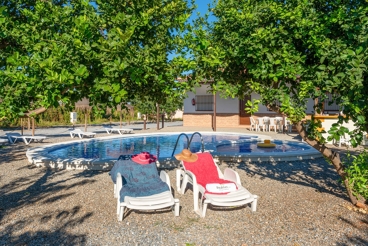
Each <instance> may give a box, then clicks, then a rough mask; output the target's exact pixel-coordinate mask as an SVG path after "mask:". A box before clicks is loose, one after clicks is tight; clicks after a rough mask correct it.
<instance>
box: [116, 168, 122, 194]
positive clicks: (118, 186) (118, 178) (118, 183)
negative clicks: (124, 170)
mask: <svg viewBox="0 0 368 246" xmlns="http://www.w3.org/2000/svg"><path fill="white" fill-rule="evenodd" d="M121 188H123V178H122V177H121V174H120V173H117V174H116V195H117V198H118V199H120V190H121Z"/></svg>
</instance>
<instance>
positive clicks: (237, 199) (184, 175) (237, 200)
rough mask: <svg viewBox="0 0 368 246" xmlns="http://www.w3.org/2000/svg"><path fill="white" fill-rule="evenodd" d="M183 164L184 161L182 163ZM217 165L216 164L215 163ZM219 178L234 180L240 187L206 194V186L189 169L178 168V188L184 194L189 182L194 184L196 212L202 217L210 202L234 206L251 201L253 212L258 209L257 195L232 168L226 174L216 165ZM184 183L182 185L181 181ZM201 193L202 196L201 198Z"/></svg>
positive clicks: (217, 204) (222, 205) (223, 205)
mask: <svg viewBox="0 0 368 246" xmlns="http://www.w3.org/2000/svg"><path fill="white" fill-rule="evenodd" d="M181 165H182V166H183V163H181ZM215 165H216V164H215ZM216 167H217V171H218V174H219V178H222V179H225V180H229V181H232V182H234V183H236V185H237V187H238V189H237V190H236V191H233V192H230V193H227V194H218V195H217V194H205V195H204V193H205V188H204V187H203V186H201V185H199V184H198V183H197V178H196V176H195V175H194V174H193V173H192V172H190V171H188V170H184V168H182V169H177V170H176V188H177V191H178V192H179V193H180V194H184V193H185V190H186V187H187V185H188V183H190V184H192V187H193V205H194V212H195V213H197V214H198V215H199V216H200V217H202V218H204V217H205V216H206V210H207V206H208V204H212V205H213V206H220V207H232V206H243V205H245V204H248V203H251V209H252V211H253V212H255V211H256V210H257V199H258V196H257V195H253V194H251V193H250V192H249V191H248V190H247V189H245V188H244V187H243V186H242V185H241V181H240V178H239V174H238V173H237V172H236V171H234V170H232V169H230V168H226V169H225V171H224V174H222V172H221V170H220V168H219V167H218V166H217V165H216ZM181 181H182V184H181V185H180V182H181ZM199 195H201V197H200V198H199Z"/></svg>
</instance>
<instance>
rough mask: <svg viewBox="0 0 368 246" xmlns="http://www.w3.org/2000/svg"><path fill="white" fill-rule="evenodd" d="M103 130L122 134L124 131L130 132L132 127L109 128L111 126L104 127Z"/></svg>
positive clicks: (108, 132)
mask: <svg viewBox="0 0 368 246" xmlns="http://www.w3.org/2000/svg"><path fill="white" fill-rule="evenodd" d="M105 130H106V132H107V134H111V133H113V132H117V133H119V134H120V135H123V134H124V133H131V132H133V129H129V128H111V127H105Z"/></svg>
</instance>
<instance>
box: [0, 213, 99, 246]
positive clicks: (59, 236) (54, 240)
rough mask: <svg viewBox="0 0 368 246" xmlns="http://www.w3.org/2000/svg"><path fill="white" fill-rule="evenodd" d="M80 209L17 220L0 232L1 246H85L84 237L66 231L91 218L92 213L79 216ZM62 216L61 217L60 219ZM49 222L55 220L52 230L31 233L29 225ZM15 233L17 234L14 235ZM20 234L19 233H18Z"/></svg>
mask: <svg viewBox="0 0 368 246" xmlns="http://www.w3.org/2000/svg"><path fill="white" fill-rule="evenodd" d="M79 210H80V207H74V208H73V209H71V210H70V211H67V210H65V211H61V212H60V213H52V214H51V213H49V214H44V213H42V214H41V215H36V216H33V217H31V218H27V219H21V220H18V221H17V222H16V223H11V224H9V225H8V226H6V227H5V228H4V229H3V230H2V231H1V232H0V238H1V239H0V244H1V245H85V244H86V238H87V236H86V235H83V234H71V233H69V232H68V231H70V230H71V229H73V228H74V227H77V226H80V225H81V224H83V223H84V222H85V220H87V219H88V218H89V217H91V216H92V213H87V214H85V215H80V214H79V213H80V211H79ZM60 214H62V217H60ZM51 220H57V221H58V222H60V223H57V224H56V225H55V224H54V226H53V227H52V228H50V225H46V226H44V227H45V228H44V229H39V230H37V231H33V230H32V228H29V226H30V225H32V224H34V223H37V224H43V225H45V224H46V223H47V222H49V221H51ZM41 227H42V226H41ZM16 232H17V233H16ZM19 232H21V233H19Z"/></svg>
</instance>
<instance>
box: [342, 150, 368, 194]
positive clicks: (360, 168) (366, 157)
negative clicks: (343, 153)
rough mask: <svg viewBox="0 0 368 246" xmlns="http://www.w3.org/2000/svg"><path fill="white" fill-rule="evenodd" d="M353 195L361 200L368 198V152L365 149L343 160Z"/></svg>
mask: <svg viewBox="0 0 368 246" xmlns="http://www.w3.org/2000/svg"><path fill="white" fill-rule="evenodd" d="M343 163H344V165H345V166H346V173H347V175H348V178H349V184H350V187H351V189H352V190H353V195H354V196H355V197H356V198H357V199H358V200H360V198H361V197H363V198H364V199H365V200H368V153H367V152H366V151H365V150H364V151H363V152H362V153H360V154H359V155H357V156H353V155H351V154H350V153H349V154H348V156H347V159H346V160H345V161H343Z"/></svg>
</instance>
